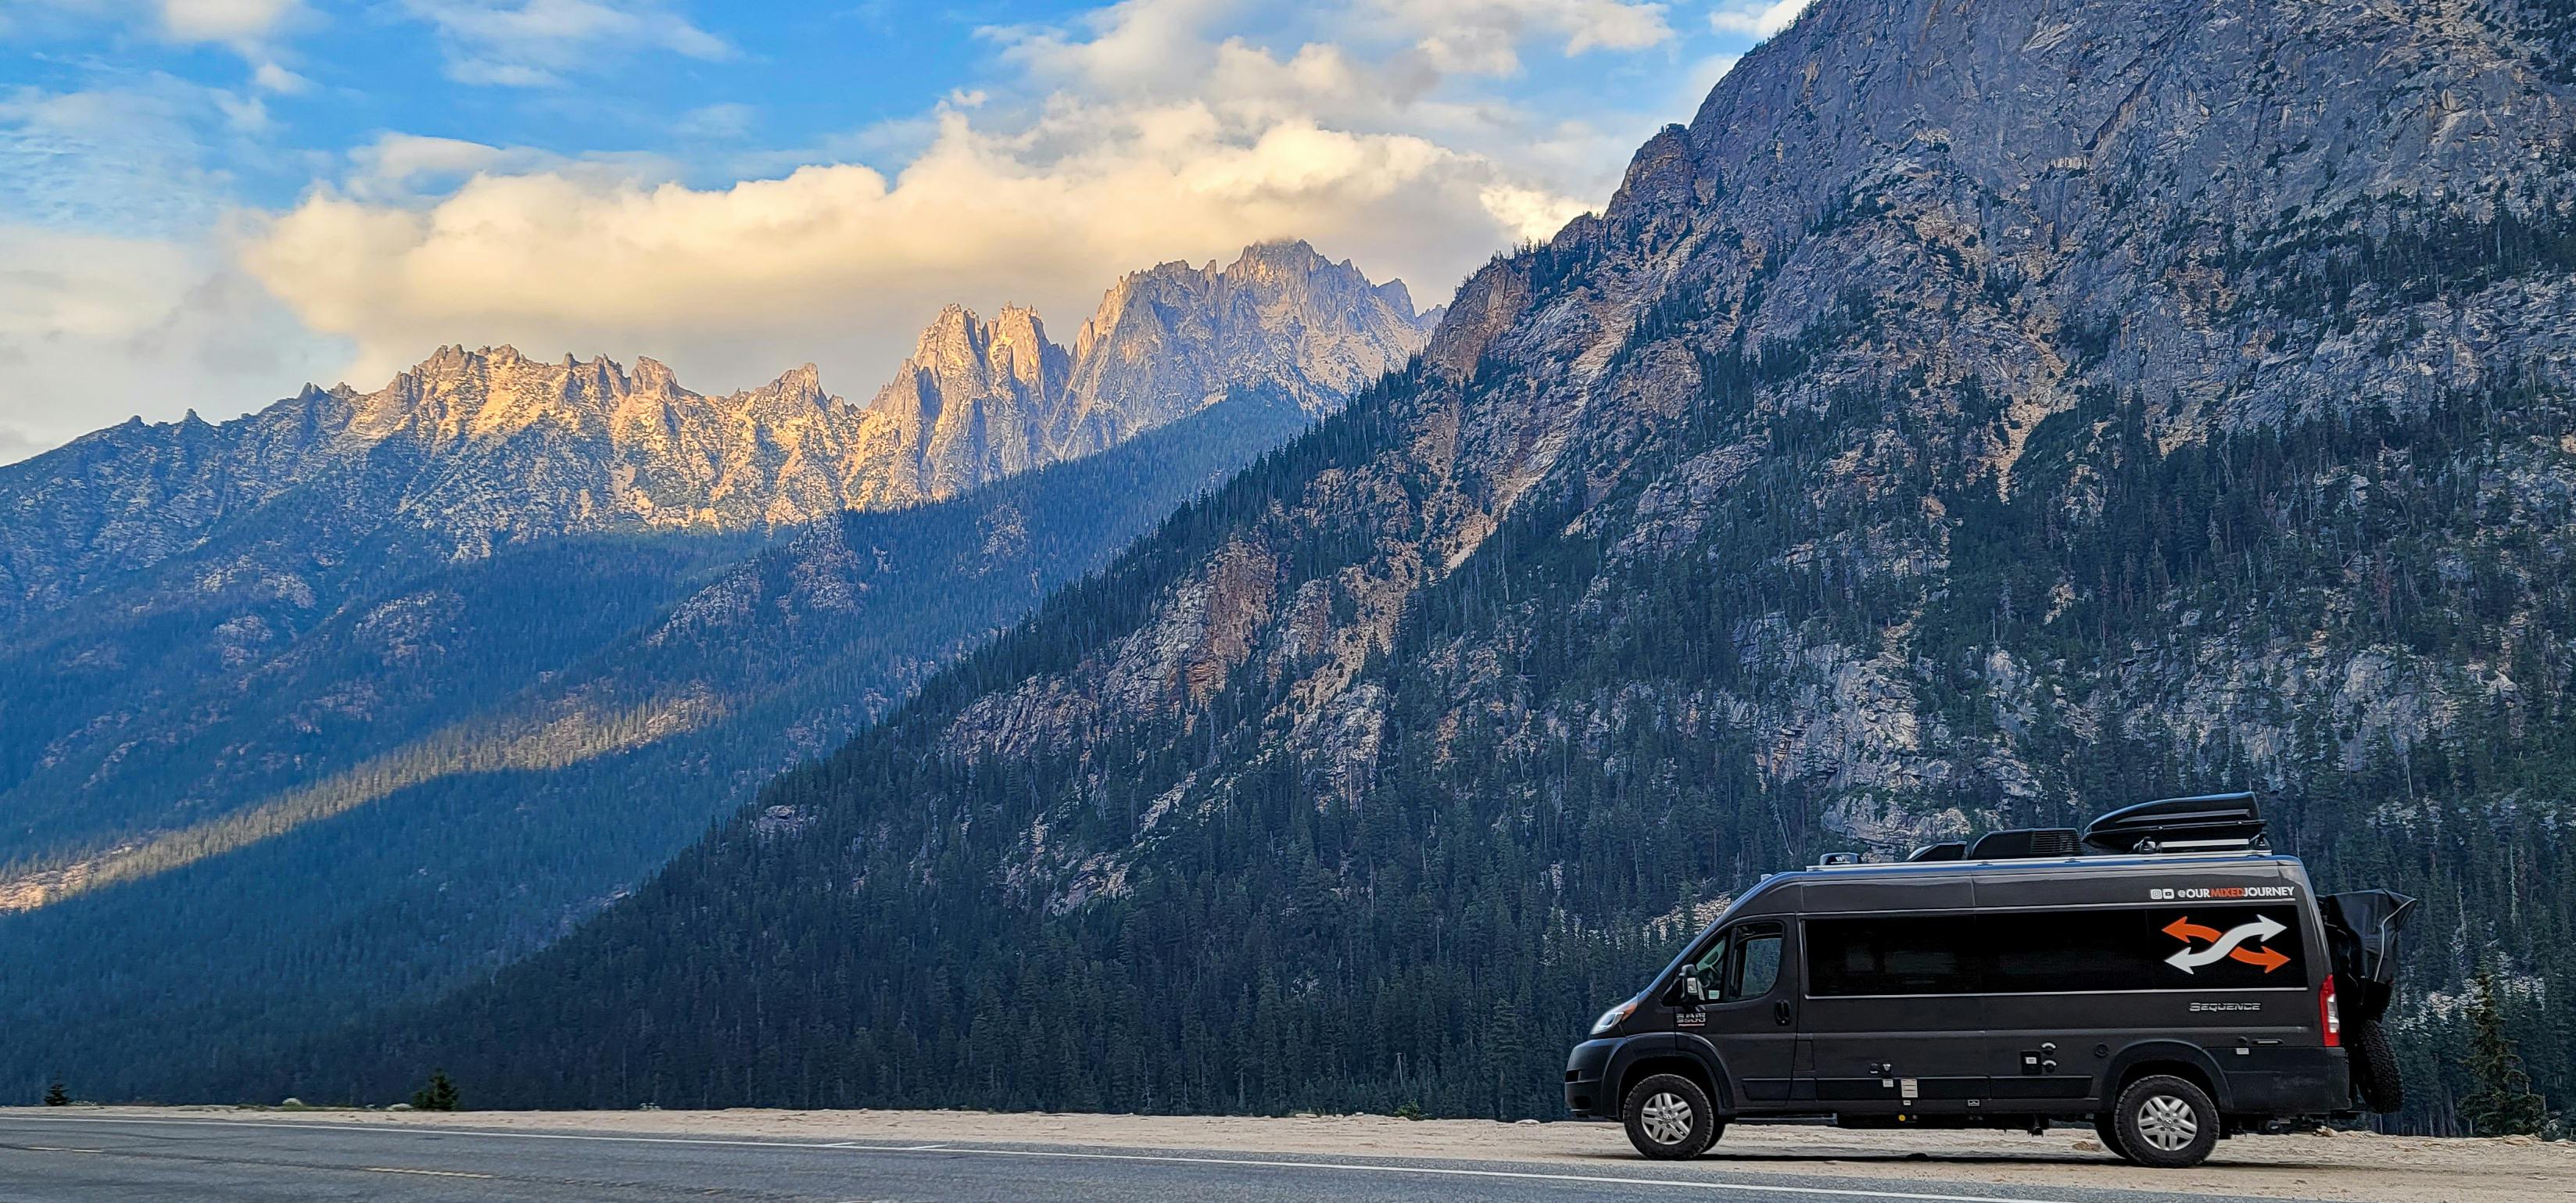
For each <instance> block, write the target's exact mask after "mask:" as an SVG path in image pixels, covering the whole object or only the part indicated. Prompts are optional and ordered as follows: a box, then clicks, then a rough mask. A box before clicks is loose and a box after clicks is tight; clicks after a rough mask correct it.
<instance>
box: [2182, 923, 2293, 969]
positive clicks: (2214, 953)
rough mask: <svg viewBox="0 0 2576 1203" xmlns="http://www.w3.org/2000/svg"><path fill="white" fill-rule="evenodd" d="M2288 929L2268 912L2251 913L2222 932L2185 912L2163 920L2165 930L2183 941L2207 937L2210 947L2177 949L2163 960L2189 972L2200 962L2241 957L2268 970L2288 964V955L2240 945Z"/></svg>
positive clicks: (2266, 937)
mask: <svg viewBox="0 0 2576 1203" xmlns="http://www.w3.org/2000/svg"><path fill="white" fill-rule="evenodd" d="M2288 930H2290V929H2289V928H2287V927H2284V926H2282V925H2281V923H2280V921H2279V920H2277V919H2274V918H2272V917H2271V916H2270V915H2256V916H2254V921H2253V922H2252V923H2240V924H2238V925H2236V926H2235V927H2231V928H2229V929H2227V930H2226V931H2224V932H2222V931H2220V930H2218V929H2217V928H2214V927H2204V926H2202V925H2201V924H2198V923H2194V922H2192V921H2191V916H2189V915H2185V916H2183V917H2182V918H2180V919H2176V920H2174V921H2173V922H2171V923H2168V924H2166V925H2165V934H2166V935H2168V936H2172V937H2173V938H2174V939H2177V940H2180V941H2182V942H2183V943H2185V944H2189V943H2191V942H2192V941H2193V940H2207V941H2209V947H2207V948H2200V949H2192V948H2186V949H2183V950H2182V951H2181V952H2177V953H2175V954H2173V955H2172V956H2169V957H2166V958H2165V964H2168V965H2171V966H2173V967H2174V968H2176V969H2179V970H2182V971H2183V972H2185V973H2190V972H2191V971H2193V970H2195V969H2198V968H2200V967H2201V966H2203V965H2215V964H2217V963H2219V962H2220V961H2226V960H2235V961H2243V962H2245V963H2246V964H2248V965H2260V966H2262V967H2263V972H2265V973H2270V972H2272V971H2273V970H2275V969H2278V968H2280V967H2281V966H2283V965H2287V964H2289V963H2290V958H2289V957H2287V956H2285V955H2283V954H2282V953H2281V952H2280V950H2278V949H2272V948H2246V947H2243V945H2244V944H2245V943H2246V942H2247V941H2249V940H2252V941H2262V940H2269V939H2271V938H2272V937H2274V936H2277V935H2280V934H2281V933H2282V932H2285V931H2288Z"/></svg>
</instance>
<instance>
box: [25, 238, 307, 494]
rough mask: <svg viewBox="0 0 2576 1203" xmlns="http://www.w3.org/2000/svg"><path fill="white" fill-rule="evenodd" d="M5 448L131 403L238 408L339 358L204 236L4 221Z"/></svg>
mask: <svg viewBox="0 0 2576 1203" xmlns="http://www.w3.org/2000/svg"><path fill="white" fill-rule="evenodd" d="M0 264H5V265H6V266H5V267H0V380H5V381H6V382H7V386H6V388H5V389H0V462H7V461H10V460H15V459H20V458H24V457H25V456H27V455H30V454H33V453H35V452H36V451H39V450H42V449H43V448H46V447H50V446H53V445H55V444H57V443H61V442H63V441H65V440H67V439H70V438H72V437H74V436H76V435H79V434H82V433H84V432H86V431H89V430H93V429H96V428H98V427H100V426H103V425H107V424H111V423H113V422H115V421H117V420H119V419H122V418H124V417H126V416H129V415H136V414H139V415H142V416H143V417H146V418H148V419H151V420H154V421H168V420H171V419H175V418H177V417H179V416H180V415H181V414H184V413H186V412H187V411H188V410H189V409H191V408H197V409H201V410H203V411H205V413H206V414H207V415H208V416H209V417H210V418H221V417H225V416H228V415H231V414H235V413H239V412H241V411H242V410H244V409H247V408H250V407H252V406H255V405H257V404H260V403H263V402H264V401H267V400H270V399H274V398H275V397H276V396H278V395H279V393H280V391H281V390H283V391H284V392H292V391H294V383H293V382H295V381H300V380H303V379H309V378H311V377H313V376H316V375H319V374H320V373H321V372H323V371H325V370H327V369H328V368H330V367H332V366H335V361H336V360H337V359H339V358H341V357H343V356H345V355H346V354H347V352H346V349H345V348H343V347H339V346H334V345H330V344H325V343H322V342H319V341H317V340H315V339H314V338H313V337H312V336H311V335H309V334H307V333H306V332H305V331H304V330H303V328H302V326H301V324H300V323H298V322H297V321H296V320H295V318H294V317H293V315H291V314H289V313H288V312H287V311H286V310H285V308H284V307H283V306H281V305H279V304H278V303H277V301H276V300H275V299H274V298H272V297H270V296H269V295H268V294H267V293H266V292H265V291H264V290H263V289H261V288H260V286H259V285H258V284H257V283H256V282H255V281H252V280H251V279H249V278H248V277H247V276H244V275H243V274H241V273H240V272H239V271H238V270H237V269H234V268H232V267H230V266H229V265H228V264H227V263H226V262H225V256H224V255H223V254H221V253H220V252H219V251H217V250H215V249H214V248H212V247H210V246H208V245H206V244H205V243H203V242H199V241H179V240H173V239H160V238H117V237H105V236H98V235H79V234H67V233H65V232H63V231H61V230H57V229H45V228H39V227H29V226H11V225H0Z"/></svg>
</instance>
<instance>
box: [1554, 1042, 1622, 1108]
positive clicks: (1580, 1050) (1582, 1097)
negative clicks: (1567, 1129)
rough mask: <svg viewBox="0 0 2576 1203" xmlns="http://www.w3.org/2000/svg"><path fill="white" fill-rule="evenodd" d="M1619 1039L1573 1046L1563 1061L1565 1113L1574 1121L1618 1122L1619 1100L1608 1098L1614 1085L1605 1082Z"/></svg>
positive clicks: (1617, 1048)
mask: <svg viewBox="0 0 2576 1203" xmlns="http://www.w3.org/2000/svg"><path fill="white" fill-rule="evenodd" d="M1621 1043H1622V1041H1621V1040H1620V1039H1619V1038H1618V1037H1615V1036H1614V1037H1611V1038H1609V1039H1606V1040H1586V1041H1584V1042H1583V1043H1581V1044H1578V1045H1575V1046H1574V1052H1573V1053H1571V1054H1570V1055H1568V1056H1567V1057H1566V1059H1565V1109H1566V1111H1567V1112H1569V1113H1571V1114H1572V1115H1573V1116H1574V1118H1576V1119H1617V1118H1619V1100H1617V1099H1614V1098H1611V1097H1609V1092H1610V1091H1611V1090H1612V1089H1613V1087H1614V1086H1615V1083H1612V1082H1610V1081H1608V1080H1607V1079H1608V1077H1609V1073H1610V1057H1611V1054H1613V1053H1616V1052H1618V1051H1619V1045H1620V1044H1621Z"/></svg>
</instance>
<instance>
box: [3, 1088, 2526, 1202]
mask: <svg viewBox="0 0 2576 1203" xmlns="http://www.w3.org/2000/svg"><path fill="white" fill-rule="evenodd" d="M25 1110H31V1111H39V1112H41V1111H43V1110H45V1109H43V1108H30V1109H25ZM54 1114H57V1115H60V1114H62V1113H61V1112H59V1111H57V1112H54ZM79 1114H84V1115H93V1116H101V1117H106V1116H133V1117H152V1116H166V1117H177V1116H185V1117H188V1118H191V1119H222V1118H238V1119H245V1120H260V1121H265V1122H272V1123H273V1122H279V1121H296V1120H309V1121H312V1122H317V1123H335V1124H399V1125H403V1126H406V1127H428V1126H440V1125H455V1126H460V1127H474V1128H492V1129H504V1130H510V1129H519V1130H536V1129H544V1130H550V1131H559V1132H621V1133H652V1134H688V1135H698V1136H735V1137H755V1138H761V1139H775V1140H813V1141H836V1140H871V1141H873V1140H893V1141H904V1142H920V1143H929V1142H951V1141H954V1142H960V1143H988V1144H1042V1145H1071V1146H1101V1147H1114V1148H1127V1149H1137V1148H1146V1149H1192V1150H1227V1151H1232V1152H1243V1153H1287V1154H1300V1155H1307V1156H1345V1157H1434V1158H1452V1159H1459V1160H1474V1161H1521V1162H1538V1163H1550V1164H1560V1165H1582V1166H1588V1167H1591V1168H1593V1169H1595V1170H1602V1169H1612V1168H1616V1167H1618V1166H1620V1165H1622V1164H1632V1165H1639V1166H1642V1165H1645V1164H1647V1163H1646V1162H1645V1161H1644V1160H1643V1159H1642V1158H1639V1157H1637V1156H1636V1155H1635V1154H1634V1153H1632V1152H1631V1151H1630V1150H1629V1148H1628V1142H1627V1138H1626V1137H1625V1136H1623V1135H1622V1134H1621V1133H1620V1131H1619V1129H1618V1128H1616V1127H1613V1126H1611V1125H1608V1124H1581V1123H1528V1122H1524V1123H1518V1124H1500V1123H1491V1122H1487V1121H1481V1120H1424V1121H1419V1122H1416V1121H1407V1120H1401V1119H1392V1118H1388V1117H1385V1116H1373V1115H1330V1116H1296V1117H1291V1118H1285V1119H1267V1118H1237V1117H1222V1116H1139V1115H1077V1114H1048V1113H1035V1112H1032V1113H1021V1114H995V1113H990V1112H974V1111H769V1110H739V1111H467V1112H457V1113H454V1114H440V1113H431V1112H414V1111H366V1110H338V1109H292V1110H281V1109H276V1108H265V1107H262V1108H236V1107H102V1108H82V1109H81V1111H80V1112H79ZM1697 1167H1706V1168H1707V1169H1708V1170H1709V1172H1710V1173H1711V1174H1712V1175H1716V1174H1725V1173H1738V1174H1740V1173H1745V1172H1758V1171H1762V1170H1771V1171H1775V1172H1795V1173H1802V1174H1830V1175H1836V1176H1842V1177H1852V1178H1868V1177H1890V1178H1906V1179H1912V1180H1917V1181H1921V1180H1936V1181H1955V1182H1963V1183H1967V1182H1975V1183H1987V1184H1993V1185H1999V1186H2015V1187H2041V1186H2066V1187H2094V1188H2101V1189H2119V1190H2153V1191H2173V1192H2185V1193H2205V1194H2213V1195H2237V1196H2266V1197H2281V1198H2300V1199H2336V1200H2342V1199H2352V1200H2372V1201H2376V1203H2457V1201H2460V1200H2479V1201H2481V1203H2543V1201H2548V1203H2569V1201H2571V1200H2576V1142H2558V1143H2547V1142H2540V1141H2533V1140H2531V1139H2529V1138H2527V1137H2507V1138H2504V1139H2500V1140H2465V1139H2462V1140H2443V1139H2434V1138H2430V1137H2411V1136H2377V1135H2372V1134H2368V1133H2332V1134H2324V1133H2319V1134H2303V1135H2296V1136H2241V1137H2237V1138H2235V1139H2232V1140H2228V1141H2223V1142H2221V1143H2220V1144H2219V1146H2218V1152H2217V1153H2216V1154H2215V1155H2213V1156H2212V1157H2211V1158H2210V1160H2209V1162H2208V1164H2206V1165H2203V1166H2200V1167H2198V1168H2196V1169H2190V1170H2180V1171H2159V1170H2145V1169H2139V1168H2137V1167H2135V1166H2130V1165H2126V1164H2123V1163H2121V1162H2119V1161H2117V1160H2114V1159H2113V1158H2112V1157H2111V1156H2110V1155H2109V1154H2108V1153H2105V1152H2102V1151H2101V1149H2100V1147H2099V1146H2098V1145H2097V1144H2096V1143H2095V1142H2094V1140H2093V1139H2092V1134H2091V1133H2090V1132H2088V1131H2085V1130H2083V1129H2082V1128H2080V1127H2079V1128H2058V1129H2056V1130H2053V1131H2051V1132H2050V1133H2048V1134H2047V1135H2045V1136H2026V1135H2018V1134H2007V1133H1988V1132H1845V1131H1842V1130H1840V1129H1835V1128H1824V1127H1804V1126H1799V1127H1785V1126H1782V1127H1771V1126H1752V1125H1747V1126H1740V1127H1736V1128H1731V1129H1729V1130H1728V1131H1727V1133H1726V1135H1725V1137H1724V1139H1722V1140H1720V1141H1719V1142H1718V1144H1717V1146H1716V1147H1715V1148H1714V1149H1713V1150H1711V1152H1710V1154H1709V1156H1708V1157H1707V1158H1705V1159H1703V1160H1701V1161H1699V1162H1696V1163H1694V1168H1697Z"/></svg>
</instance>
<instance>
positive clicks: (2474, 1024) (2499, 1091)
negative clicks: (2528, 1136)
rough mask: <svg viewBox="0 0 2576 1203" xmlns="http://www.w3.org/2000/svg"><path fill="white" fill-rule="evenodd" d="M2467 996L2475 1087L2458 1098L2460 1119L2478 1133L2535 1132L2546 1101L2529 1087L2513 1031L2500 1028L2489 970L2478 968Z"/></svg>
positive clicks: (2500, 1009)
mask: <svg viewBox="0 0 2576 1203" xmlns="http://www.w3.org/2000/svg"><path fill="white" fill-rule="evenodd" d="M2474 987H2475V991H2474V993H2473V994H2471V996H2470V999H2469V1026H2470V1034H2469V1062H2468V1064H2469V1072H2470V1073H2471V1074H2473V1075H2475V1076H2476V1079H2477V1083H2478V1088H2477V1090H2476V1091H2475V1092H2473V1093H2472V1094H2470V1095H2469V1097H2468V1098H2466V1099H2463V1100H2461V1101H2460V1118H2461V1119H2463V1120H2466V1121H2468V1123H2469V1126H2470V1128H2471V1129H2472V1130H2474V1131H2476V1132H2477V1133H2478V1134H2479V1135H2481V1136H2505V1135H2511V1134H2515V1133H2533V1132H2538V1131H2540V1127H2541V1125H2542V1124H2544V1123H2547V1122H2548V1121H2549V1108H2548V1105H2547V1104H2546V1103H2545V1102H2543V1101H2542V1099H2541V1097H2540V1096H2539V1095H2538V1094H2537V1093H2534V1092H2533V1090H2532V1089H2531V1075H2530V1074H2527V1073H2524V1072H2523V1069H2522V1057H2521V1056H2520V1055H2519V1054H2517V1053H2516V1052H2515V1051H2514V1043H2513V1036H2512V1035H2511V1034H2510V1033H2508V1032H2506V1031H2505V1029H2504V1008H2503V1007H2502V1006H2500V1005H2498V1003H2497V1001H2496V986H2495V971H2494V970H2492V969H2490V970H2484V971H2482V972H2480V973H2479V974H2478V976H2477V981H2476V982H2475V983H2474Z"/></svg>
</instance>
